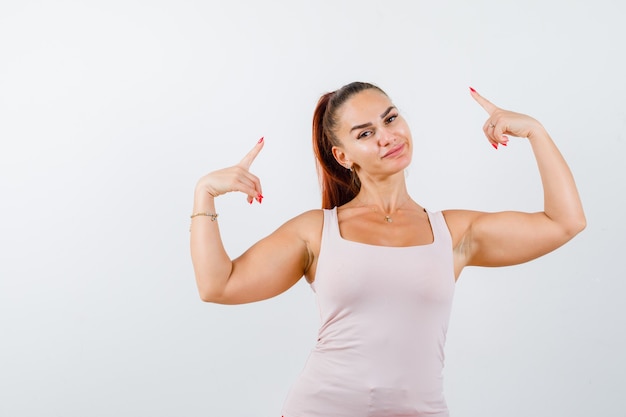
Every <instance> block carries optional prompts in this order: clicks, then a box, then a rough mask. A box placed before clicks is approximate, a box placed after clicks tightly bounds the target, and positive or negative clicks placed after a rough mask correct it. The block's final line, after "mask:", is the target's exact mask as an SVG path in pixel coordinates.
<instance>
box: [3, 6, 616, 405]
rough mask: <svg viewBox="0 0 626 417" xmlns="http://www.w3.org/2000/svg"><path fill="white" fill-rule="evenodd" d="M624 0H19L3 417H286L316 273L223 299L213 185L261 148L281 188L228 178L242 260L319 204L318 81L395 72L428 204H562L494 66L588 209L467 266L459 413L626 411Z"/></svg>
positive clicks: (451, 359) (392, 87)
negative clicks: (540, 245) (268, 293)
mask: <svg viewBox="0 0 626 417" xmlns="http://www.w3.org/2000/svg"><path fill="white" fill-rule="evenodd" d="M625 11H626V10H625V6H624V5H623V2H618V1H608V0H600V1H594V2H587V1H568V2H565V1H553V2H549V1H526V2H519V1H516V2H513V1H496V0H482V1H472V2H470V1H460V0H458V1H449V2H427V1H404V2H399V1H380V0H376V1H371V0H367V1H364V0H358V1H357V0H352V1H343V2H342V1H337V2H335V1H321V2H320V1H316V2H290V1H281V2H278V1H273V2H272V1H265V2H255V1H240V2H228V4H227V2H223V1H220V2H217V1H215V2H212V1H211V2H203V1H181V0H177V1H173V0H162V1H138V0H125V1H56V2H44V1H42V2H34V1H19V2H17V1H9V0H4V1H2V2H0V141H1V142H0V144H1V145H0V204H1V205H0V228H1V229H0V231H1V234H0V415H2V416H64V417H69V416H76V417H78V416H81V417H82V416H94V417H97V416H152V417H157V416H189V417H191V416H267V417H271V416H278V415H279V411H280V407H281V405H282V402H283V400H284V397H285V395H286V392H287V390H288V389H289V387H290V385H291V383H292V382H293V381H294V379H295V378H296V376H297V374H298V372H299V371H300V369H301V368H302V366H303V365H304V361H305V360H306V357H307V355H308V352H309V350H310V349H311V348H312V346H313V344H314V342H315V338H316V331H317V325H318V315H317V311H316V306H315V300H314V296H313V293H312V291H311V290H310V288H309V287H308V285H307V284H306V283H305V282H300V283H298V284H297V285H296V286H295V287H294V288H292V289H291V290H290V291H288V292H287V293H285V294H283V295H281V296H279V297H276V298H274V299H272V300H269V301H265V302H261V303H254V304H250V305H243V306H219V305H212V304H204V303H202V302H201V301H200V300H199V298H198V296H197V293H196V289H195V283H194V278H193V273H192V267H191V261H190V257H189V250H188V237H189V236H188V235H189V233H188V224H189V213H190V211H191V203H192V194H193V188H194V185H195V182H196V180H197V179H198V178H199V177H200V176H201V175H203V174H204V173H206V172H208V171H211V170H214V169H217V168H221V167H224V166H227V165H230V164H233V163H235V162H237V161H238V160H239V159H240V158H241V157H242V156H243V155H244V154H245V152H247V150H248V149H249V148H250V147H251V146H253V145H254V143H255V142H256V141H257V140H258V138H259V137H261V136H265V139H266V146H265V149H264V150H263V152H262V154H261V155H260V156H259V158H258V159H257V161H256V162H255V163H254V165H253V172H254V173H256V174H257V175H259V176H260V177H261V179H262V181H263V185H264V195H265V199H264V200H263V204H262V205H258V204H255V205H253V206H249V205H248V204H246V202H245V197H243V196H239V195H227V196H224V197H222V198H220V199H219V202H218V211H219V213H220V218H219V221H220V224H221V228H222V231H223V234H224V241H225V244H226V246H227V249H228V250H229V252H230V253H231V254H232V255H233V256H236V255H238V254H240V253H241V252H242V251H243V250H245V249H246V248H247V247H248V246H249V245H250V244H252V243H253V242H255V241H256V240H257V239H259V238H261V237H263V236H265V235H266V234H268V233H270V232H271V231H272V230H273V229H274V228H276V227H277V226H279V225H280V224H281V223H283V222H284V221H286V220H287V219H289V218H290V217H292V216H294V215H296V214H298V213H300V212H302V211H304V210H308V209H311V208H317V207H319V204H320V197H319V191H318V186H317V178H316V174H315V167H314V161H313V156H312V152H311V149H310V123H311V115H312V111H313V108H314V106H315V103H316V101H317V99H318V97H319V95H320V94H322V93H324V92H326V91H329V90H332V89H336V88H338V87H340V86H341V85H343V84H345V83H347V82H350V81H353V80H364V81H371V82H374V83H377V84H379V85H380V86H381V87H383V88H384V89H385V90H387V92H388V93H389V94H390V96H391V97H392V98H393V99H394V101H395V102H396V104H397V105H398V106H399V107H400V109H401V110H402V111H403V113H404V115H405V116H406V118H407V119H408V120H409V123H410V125H411V127H412V131H413V137H414V140H415V154H414V162H413V164H412V167H411V169H410V172H409V177H408V179H409V186H410V191H411V193H412V194H413V196H414V198H415V199H416V200H417V201H418V202H420V203H421V204H423V205H425V206H427V207H428V208H429V209H431V210H439V209H444V208H471V209H480V210H489V211H495V210H501V209H518V210H540V209H541V201H542V195H541V189H540V184H539V181H538V176H537V173H536V170H535V165H534V161H533V158H532V156H531V154H530V148H529V146H528V145H527V143H525V141H524V140H519V139H518V140H514V141H512V143H511V144H510V146H509V147H508V148H505V149H501V150H498V151H494V150H493V149H492V148H491V147H490V146H489V145H488V143H487V142H486V140H485V139H484V138H483V136H482V132H481V126H482V124H483V122H484V120H485V117H486V114H485V113H484V112H483V110H482V109H481V108H480V107H478V106H477V105H476V103H474V102H473V100H472V99H471V98H470V96H469V93H468V86H470V85H472V86H474V87H475V88H476V89H478V91H479V92H481V93H482V94H483V95H485V96H486V97H488V98H490V99H491V100H492V101H494V102H495V103H496V104H499V105H500V106H502V107H506V108H510V109H513V110H516V111H520V112H525V113H529V114H531V115H533V116H535V117H537V118H538V119H539V120H541V121H542V122H543V123H544V125H545V126H546V127H547V128H548V129H549V131H550V132H551V133H552V135H553V137H554V138H555V140H556V142H557V143H558V145H559V146H560V148H561V150H562V152H563V154H564V155H565V157H566V159H567V160H568V162H569V163H570V165H571V168H572V170H573V171H574V174H575V177H576V179H577V182H578V185H579V188H580V192H581V195H582V198H583V201H584V204H585V208H586V212H587V216H588V228H587V229H586V230H585V231H584V232H583V233H582V234H581V235H579V236H578V237H576V238H575V239H574V240H573V241H572V242H570V243H569V244H567V245H566V246H564V247H563V248H561V249H559V250H557V251H556V252H554V253H551V254H549V255H547V256H545V257H543V258H541V259H539V260H536V261H534V262H531V263H528V264H525V265H520V266H516V267H510V268H500V269H468V270H466V271H465V272H464V273H463V275H462V276H461V279H460V281H459V283H458V285H457V293H456V299H455V305H454V311H453V316H452V321H451V325H450V330H449V335H448V345H447V365H446V371H445V373H446V390H447V391H446V394H447V398H448V402H449V406H450V409H451V411H452V415H453V416H464V417H467V416H481V417H483V416H502V415H506V416H510V417H522V416H523V417H526V416H529V415H532V416H550V417H553V416H561V415H562V416H569V417H578V416H580V417H583V416H585V417H587V416H591V415H594V416H624V415H625V414H624V409H625V406H626V404H625V400H624V399H625V398H626V396H625V395H624V394H625V393H626V391H625V386H626V379H625V376H624V375H625V374H626V361H625V359H624V355H623V354H624V351H625V349H626V335H625V329H626V314H625V313H626V311H625V310H626V309H625V308H624V303H623V302H622V299H623V294H624V293H626V284H625V283H624V272H623V265H622V262H621V259H620V258H621V256H623V253H622V252H623V248H624V234H625V232H626V230H625V222H624V212H625V211H626V204H625V203H624V197H623V192H624V181H625V179H626V175H625V173H626V172H625V171H626V170H625V168H624V154H625V153H626V147H625V133H624V132H625V131H626V82H625V81H624V80H625V79H624V74H626V63H625V61H624V55H625V54H624V45H623V43H624V39H626V29H625V26H624V25H623V18H624V16H625Z"/></svg>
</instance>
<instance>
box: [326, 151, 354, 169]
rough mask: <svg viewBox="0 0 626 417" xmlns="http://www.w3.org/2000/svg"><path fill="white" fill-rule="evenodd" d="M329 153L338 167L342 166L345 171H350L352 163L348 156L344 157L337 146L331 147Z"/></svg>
mask: <svg viewBox="0 0 626 417" xmlns="http://www.w3.org/2000/svg"><path fill="white" fill-rule="evenodd" d="M331 151H332V153H333V156H334V157H335V160H336V161H337V162H338V163H339V165H341V166H343V167H344V168H346V169H350V167H351V166H352V162H350V158H348V155H346V153H345V152H344V150H343V149H342V148H340V147H338V146H333V148H332V149H331Z"/></svg>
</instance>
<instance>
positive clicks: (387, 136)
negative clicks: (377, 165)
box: [378, 129, 396, 147]
mask: <svg viewBox="0 0 626 417" xmlns="http://www.w3.org/2000/svg"><path fill="white" fill-rule="evenodd" d="M395 142H396V135H395V134H394V133H393V132H391V131H390V130H389V129H382V130H381V131H380V136H379V137H378V143H379V145H380V146H383V147H384V146H388V145H392V144H394V143H395Z"/></svg>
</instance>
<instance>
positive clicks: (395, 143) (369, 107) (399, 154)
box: [333, 89, 413, 176]
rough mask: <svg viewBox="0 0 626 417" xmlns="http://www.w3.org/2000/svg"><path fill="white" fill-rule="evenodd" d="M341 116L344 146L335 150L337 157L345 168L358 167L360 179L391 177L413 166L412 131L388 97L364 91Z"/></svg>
mask: <svg viewBox="0 0 626 417" xmlns="http://www.w3.org/2000/svg"><path fill="white" fill-rule="evenodd" d="M337 117H338V120H339V123H338V124H337V131H336V132H335V133H336V135H337V138H338V139H339V141H340V142H341V145H340V146H335V147H333V155H335V158H336V159H337V161H338V162H339V163H340V164H341V165H343V166H346V167H351V166H353V167H355V168H356V169H357V170H358V172H359V175H360V176H362V175H363V174H369V175H372V176H379V175H382V176H387V175H391V174H394V173H397V172H399V171H402V170H404V169H405V168H406V167H407V166H408V165H409V164H410V162H411V156H412V151H413V143H412V139H411V131H410V130H409V126H408V125H407V123H406V121H405V120H404V118H403V117H402V116H400V114H399V112H398V109H397V108H396V107H395V106H394V105H393V103H392V102H391V100H389V97H387V96H386V95H385V94H383V93H381V92H380V91H378V90H376V89H368V90H364V91H361V92H359V93H357V94H355V95H354V96H353V97H352V98H350V99H349V100H347V101H346V102H345V103H344V104H343V106H342V107H341V108H340V109H339V111H338V113H337Z"/></svg>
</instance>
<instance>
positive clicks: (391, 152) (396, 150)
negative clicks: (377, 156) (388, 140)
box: [383, 143, 404, 158]
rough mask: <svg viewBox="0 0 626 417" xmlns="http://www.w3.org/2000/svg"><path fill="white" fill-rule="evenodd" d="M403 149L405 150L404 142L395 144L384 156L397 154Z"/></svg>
mask: <svg viewBox="0 0 626 417" xmlns="http://www.w3.org/2000/svg"><path fill="white" fill-rule="evenodd" d="M403 150H404V143H401V144H400V145H398V146H394V147H393V148H391V149H389V151H388V152H387V153H386V154H384V155H383V158H388V157H391V156H395V155H397V154H399V153H400V152H402V151H403Z"/></svg>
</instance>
